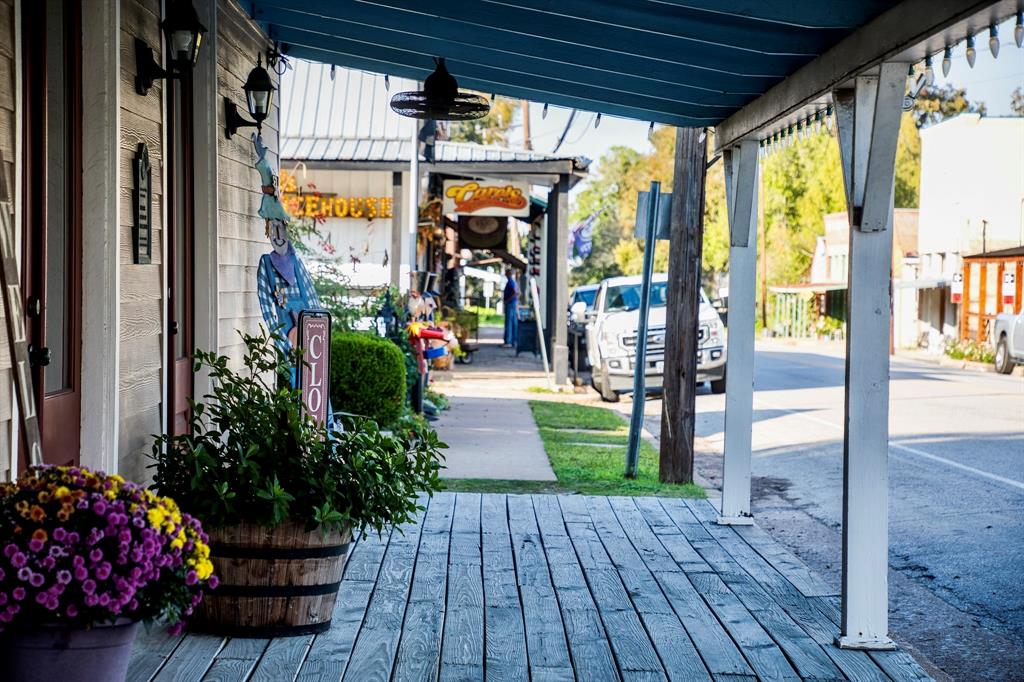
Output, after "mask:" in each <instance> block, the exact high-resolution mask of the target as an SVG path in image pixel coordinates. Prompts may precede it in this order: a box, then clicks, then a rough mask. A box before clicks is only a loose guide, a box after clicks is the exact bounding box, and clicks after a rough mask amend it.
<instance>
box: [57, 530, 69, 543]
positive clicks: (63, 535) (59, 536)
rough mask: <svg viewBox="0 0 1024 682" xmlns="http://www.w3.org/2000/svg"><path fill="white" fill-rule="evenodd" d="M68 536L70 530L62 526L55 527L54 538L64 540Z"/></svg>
mask: <svg viewBox="0 0 1024 682" xmlns="http://www.w3.org/2000/svg"><path fill="white" fill-rule="evenodd" d="M67 536H68V532H67V531H66V530H64V528H63V527H62V526H57V527H56V528H54V529H53V539H54V540H56V541H57V542H63V541H64V538H66V537H67Z"/></svg>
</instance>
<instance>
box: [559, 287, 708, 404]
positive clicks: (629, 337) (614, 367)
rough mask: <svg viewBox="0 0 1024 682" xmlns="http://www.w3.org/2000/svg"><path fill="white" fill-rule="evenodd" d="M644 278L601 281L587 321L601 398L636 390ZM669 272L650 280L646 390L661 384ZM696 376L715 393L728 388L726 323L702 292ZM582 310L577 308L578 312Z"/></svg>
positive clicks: (595, 383)
mask: <svg viewBox="0 0 1024 682" xmlns="http://www.w3.org/2000/svg"><path fill="white" fill-rule="evenodd" d="M640 286H641V278H640V277H639V276H634V277H612V278H610V279H606V280H604V281H603V282H601V286H600V288H599V289H598V292H597V299H596V300H595V303H594V308H593V310H592V311H591V312H590V313H589V316H590V323H589V324H588V325H587V331H586V336H587V355H588V359H589V361H590V365H591V368H592V369H591V383H592V384H593V386H594V388H595V389H596V390H597V392H598V393H600V394H601V398H602V399H604V400H606V401H608V402H616V401H617V400H618V399H619V396H621V395H622V394H625V393H632V391H633V375H634V373H635V372H636V342H637V327H638V325H639V322H640V313H639V308H640ZM667 296H668V276H667V275H665V274H656V275H654V277H653V281H652V285H651V311H650V315H649V317H648V321H647V325H648V326H647V362H646V367H645V368H644V371H645V375H646V386H647V389H648V390H654V391H658V390H660V389H661V387H662V377H663V374H664V362H665V303H666V299H667ZM700 300H701V303H700V316H699V320H700V321H699V325H700V327H699V330H698V342H699V344H700V345H699V349H698V351H697V381H698V382H703V381H708V382H710V383H711V391H712V392H713V393H724V392H725V361H726V357H725V325H724V324H722V319H721V318H720V317H719V316H718V312H717V311H716V310H715V309H714V307H712V305H711V302H710V301H709V300H708V297H707V295H706V294H705V293H704V291H703V290H702V291H701V292H700ZM576 312H578V311H574V314H575V313H576Z"/></svg>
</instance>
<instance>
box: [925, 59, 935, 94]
mask: <svg viewBox="0 0 1024 682" xmlns="http://www.w3.org/2000/svg"><path fill="white" fill-rule="evenodd" d="M934 83H935V69H933V68H932V56H931V55H928V56H927V57H925V58H924V84H925V85H927V86H928V87H929V88H930V87H931V86H932V85H933V84H934Z"/></svg>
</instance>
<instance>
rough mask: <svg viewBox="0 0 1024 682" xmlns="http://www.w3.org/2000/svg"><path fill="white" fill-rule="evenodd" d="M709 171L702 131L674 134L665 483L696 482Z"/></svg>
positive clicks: (663, 418) (661, 470) (663, 459)
mask: <svg viewBox="0 0 1024 682" xmlns="http://www.w3.org/2000/svg"><path fill="white" fill-rule="evenodd" d="M706 166H707V145H706V143H705V133H704V129H702V128H676V162H675V171H674V175H673V180H672V194H673V197H672V220H671V224H672V232H671V238H670V241H669V256H668V281H669V286H668V300H667V305H668V309H667V310H666V314H665V318H666V319H665V378H664V396H663V399H662V414H661V461H660V467H659V476H660V478H661V481H662V482H663V483H690V482H692V481H693V436H694V422H695V419H694V417H695V412H696V391H697V382H696V376H697V319H698V316H699V314H700V262H701V251H702V247H703V242H704V180H705V176H706V171H707V167H706Z"/></svg>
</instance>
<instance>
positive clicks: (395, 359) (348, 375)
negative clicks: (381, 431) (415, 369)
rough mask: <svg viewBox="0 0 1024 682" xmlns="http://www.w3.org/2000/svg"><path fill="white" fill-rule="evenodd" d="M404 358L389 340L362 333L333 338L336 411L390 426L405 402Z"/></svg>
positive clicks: (382, 425)
mask: <svg viewBox="0 0 1024 682" xmlns="http://www.w3.org/2000/svg"><path fill="white" fill-rule="evenodd" d="M405 374H406V368H405V358H404V357H403V356H402V351H401V350H399V348H398V346H396V345H395V344H393V343H392V342H391V341H389V340H387V339H382V338H380V337H379V336H375V335H373V334H367V333H361V332H340V333H337V334H334V335H333V337H332V338H331V402H332V407H333V408H334V409H335V410H336V411H337V410H340V411H342V412H348V413H350V414H357V415H360V416H362V417H369V418H370V419H373V420H374V421H376V422H377V424H378V425H380V426H381V427H382V428H386V427H388V426H391V425H392V424H393V423H394V422H395V420H396V419H398V417H399V416H401V414H402V405H403V404H404V403H405V391H406V384H405Z"/></svg>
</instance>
